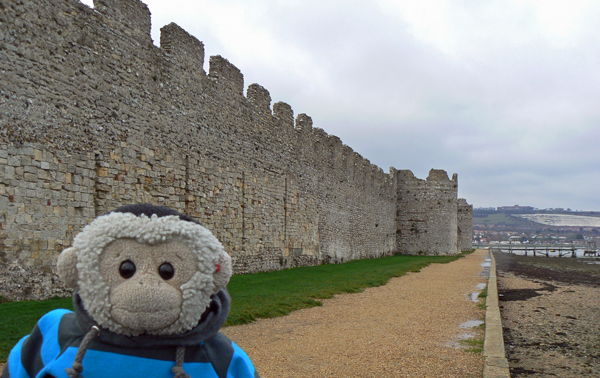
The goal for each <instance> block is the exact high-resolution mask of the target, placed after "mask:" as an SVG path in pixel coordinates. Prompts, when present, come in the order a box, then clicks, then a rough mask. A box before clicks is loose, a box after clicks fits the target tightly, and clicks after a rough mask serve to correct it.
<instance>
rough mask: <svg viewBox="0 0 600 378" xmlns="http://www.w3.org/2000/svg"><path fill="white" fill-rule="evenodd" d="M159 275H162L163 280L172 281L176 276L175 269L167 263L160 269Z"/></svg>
mask: <svg viewBox="0 0 600 378" xmlns="http://www.w3.org/2000/svg"><path fill="white" fill-rule="evenodd" d="M158 274H160V276H161V277H162V278H163V280H170V279H171V278H173V276H174V275H175V269H174V268H173V265H171V264H169V263H168V262H166V263H163V264H162V265H161V266H159V267H158Z"/></svg>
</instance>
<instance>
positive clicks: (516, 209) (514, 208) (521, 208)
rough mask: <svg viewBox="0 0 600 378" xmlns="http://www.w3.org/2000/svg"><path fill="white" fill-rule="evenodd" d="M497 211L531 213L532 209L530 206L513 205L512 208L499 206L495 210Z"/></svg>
mask: <svg viewBox="0 0 600 378" xmlns="http://www.w3.org/2000/svg"><path fill="white" fill-rule="evenodd" d="M497 210H498V211H502V212H528V211H533V210H534V208H533V207H531V206H519V205H514V206H500V207H498V208H497Z"/></svg>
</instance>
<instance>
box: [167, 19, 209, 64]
mask: <svg viewBox="0 0 600 378" xmlns="http://www.w3.org/2000/svg"><path fill="white" fill-rule="evenodd" d="M160 48H161V49H162V50H163V51H164V52H165V53H167V55H168V56H169V57H171V58H172V59H174V60H176V61H177V62H178V63H179V66H180V67H182V68H184V69H191V70H194V71H197V72H202V73H204V44H203V43H202V42H200V41H199V40H198V39H196V37H194V36H193V35H191V34H189V33H188V32H186V31H185V30H183V29H182V28H181V27H180V26H179V25H177V24H175V23H173V22H172V23H170V24H168V25H166V26H163V27H162V28H161V29H160Z"/></svg>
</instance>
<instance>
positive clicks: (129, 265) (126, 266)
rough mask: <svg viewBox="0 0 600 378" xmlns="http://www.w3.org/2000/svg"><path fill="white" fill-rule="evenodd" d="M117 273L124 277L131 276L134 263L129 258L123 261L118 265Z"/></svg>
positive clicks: (133, 272) (133, 270)
mask: <svg viewBox="0 0 600 378" xmlns="http://www.w3.org/2000/svg"><path fill="white" fill-rule="evenodd" d="M119 273H120V274H121V277H123V278H125V279H128V278H131V277H133V275H134V274H135V264H134V263H133V262H131V260H125V261H123V262H122V263H121V266H120V267H119Z"/></svg>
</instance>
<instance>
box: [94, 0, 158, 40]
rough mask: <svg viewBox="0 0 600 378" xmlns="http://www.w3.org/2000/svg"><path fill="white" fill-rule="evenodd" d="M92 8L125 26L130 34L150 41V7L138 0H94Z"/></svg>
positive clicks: (138, 38)
mask: <svg viewBox="0 0 600 378" xmlns="http://www.w3.org/2000/svg"><path fill="white" fill-rule="evenodd" d="M94 9H95V10H96V11H98V12H100V13H101V14H103V15H106V16H108V17H109V18H110V19H111V20H112V21H113V22H118V23H120V24H121V25H123V26H124V27H125V29H124V30H127V32H128V33H130V35H131V36H133V37H135V39H137V40H139V41H141V42H144V43H146V44H147V43H150V44H151V43H152V39H151V37H150V28H151V21H150V9H148V6H147V5H146V4H144V3H143V2H141V1H139V0H94Z"/></svg>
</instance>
